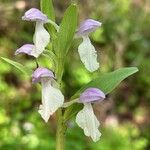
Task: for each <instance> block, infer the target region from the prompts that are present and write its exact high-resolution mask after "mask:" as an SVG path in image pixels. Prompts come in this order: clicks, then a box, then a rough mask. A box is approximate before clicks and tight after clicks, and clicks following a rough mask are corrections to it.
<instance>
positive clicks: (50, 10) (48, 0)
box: [40, 0, 55, 21]
mask: <svg viewBox="0 0 150 150" xmlns="http://www.w3.org/2000/svg"><path fill="white" fill-rule="evenodd" d="M40 6H41V11H42V12H43V13H44V14H46V15H47V16H48V18H49V19H51V20H52V21H55V12H54V7H53V0H41V1H40Z"/></svg>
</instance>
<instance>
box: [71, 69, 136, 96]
mask: <svg viewBox="0 0 150 150" xmlns="http://www.w3.org/2000/svg"><path fill="white" fill-rule="evenodd" d="M137 71H138V69H137V68H136V67H127V68H121V69H118V70H116V71H113V72H110V73H106V74H104V75H101V76H100V77H98V78H96V79H94V80H92V81H90V82H89V83H87V84H86V85H84V86H83V87H82V88H81V89H80V90H79V91H78V92H77V93H76V94H75V95H74V96H73V98H76V97H78V96H79V94H80V93H82V92H83V91H84V90H85V89H87V88H88V87H96V88H99V89H101V90H102V91H103V92H104V93H105V94H108V93H110V92H111V91H112V90H113V89H114V88H115V87H116V86H118V84H119V83H120V82H121V81H122V80H124V79H125V78H127V77H128V76H130V75H132V74H134V73H136V72H137Z"/></svg>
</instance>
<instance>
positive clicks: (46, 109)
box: [38, 79, 64, 122]
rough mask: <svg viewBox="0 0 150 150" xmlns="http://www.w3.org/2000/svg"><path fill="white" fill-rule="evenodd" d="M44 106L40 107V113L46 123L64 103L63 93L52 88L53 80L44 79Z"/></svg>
mask: <svg viewBox="0 0 150 150" xmlns="http://www.w3.org/2000/svg"><path fill="white" fill-rule="evenodd" d="M41 83H42V105H40V108H39V111H38V112H39V113H40V115H41V116H42V118H43V119H44V120H45V122H47V121H48V119H49V117H50V116H51V115H52V114H53V113H54V112H55V111H56V110H57V109H58V108H59V107H61V106H62V105H63V103H64V96H63V95H62V93H61V91H60V90H59V89H57V88H54V87H52V86H51V80H49V79H42V81H41Z"/></svg>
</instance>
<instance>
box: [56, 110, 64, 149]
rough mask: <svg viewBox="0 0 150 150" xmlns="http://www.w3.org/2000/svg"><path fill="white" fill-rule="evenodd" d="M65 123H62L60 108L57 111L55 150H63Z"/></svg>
mask: <svg viewBox="0 0 150 150" xmlns="http://www.w3.org/2000/svg"><path fill="white" fill-rule="evenodd" d="M65 132H66V125H65V124H64V120H63V114H62V109H61V108H60V109H59V110H58V111H57V133H56V150H64V147H65Z"/></svg>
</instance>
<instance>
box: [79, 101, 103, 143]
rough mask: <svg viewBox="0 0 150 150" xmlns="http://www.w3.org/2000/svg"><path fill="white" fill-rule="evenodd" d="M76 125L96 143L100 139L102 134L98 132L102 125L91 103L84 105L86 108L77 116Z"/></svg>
mask: <svg viewBox="0 0 150 150" xmlns="http://www.w3.org/2000/svg"><path fill="white" fill-rule="evenodd" d="M76 123H77V124H78V126H79V127H81V128H82V129H83V130H84V134H85V135H86V136H90V137H91V138H92V139H93V141H94V142H96V141H98V140H99V139H100V136H101V133H100V132H99V130H98V127H99V125H100V124H99V121H98V120H97V118H96V116H95V115H94V112H93V108H92V105H91V104H90V103H84V108H83V109H82V110H81V111H80V112H79V113H78V114H77V116H76Z"/></svg>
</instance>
